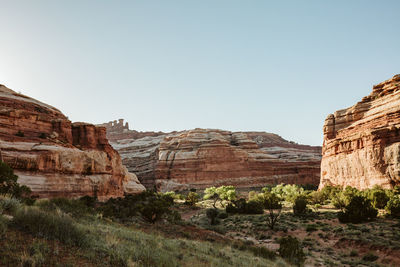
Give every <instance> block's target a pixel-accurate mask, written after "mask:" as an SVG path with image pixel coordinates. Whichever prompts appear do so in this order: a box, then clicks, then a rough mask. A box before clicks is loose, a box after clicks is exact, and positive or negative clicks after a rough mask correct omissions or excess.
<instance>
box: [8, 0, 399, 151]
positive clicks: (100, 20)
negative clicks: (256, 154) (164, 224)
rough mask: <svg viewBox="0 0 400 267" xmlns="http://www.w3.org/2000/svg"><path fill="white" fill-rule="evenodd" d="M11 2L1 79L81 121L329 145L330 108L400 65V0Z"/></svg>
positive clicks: (352, 97) (350, 99)
mask: <svg viewBox="0 0 400 267" xmlns="http://www.w3.org/2000/svg"><path fill="white" fill-rule="evenodd" d="M0 11H1V16H0V83H2V84H5V85H6V86H8V87H10V88H11V89H14V90H16V91H20V92H22V93H24V94H26V95H29V96H32V97H34V98H37V99H39V100H41V101H43V102H46V103H48V104H51V105H53V106H55V107H57V108H59V109H60V110H61V111H62V112H64V114H66V115H67V116H68V117H69V118H70V119H71V120H72V121H86V122H91V123H101V122H107V121H109V120H114V119H118V118H125V119H126V120H128V121H129V123H130V125H131V128H134V129H137V130H162V131H172V130H183V129H191V128H196V127H202V128H220V129H227V130H234V131H239V130H243V131H252V130H258V131H268V132H273V133H277V134H280V135H281V136H283V137H284V138H286V139H289V140H293V141H296V142H300V143H305V144H313V145H320V144H321V142H322V125H323V121H324V119H325V117H326V116H327V115H328V114H330V113H333V112H334V111H336V110H338V109H342V108H346V107H348V106H351V105H353V104H355V103H356V102H357V101H359V100H361V98H362V97H363V96H365V95H368V94H369V93H370V91H371V90H372V85H373V84H376V83H379V82H381V81H383V80H386V79H388V78H391V77H392V76H393V75H394V74H397V73H400V49H399V48H400V17H399V14H400V1H366V0H363V1H361V0H360V1H355V0H354V1H348V0H346V1H337V0H335V1H321V0H315V1H310V0H308V1H278V0H276V1H266V0H265V1H261V0H260V1H244V0H243V1H235V0H218V1H217V0H201V1H194V0H193V1H188V0H182V1H166V0H160V1H151V0H143V1H105V0H104V1H102V0H96V1H85V0H79V1H78V0H75V1H74V0H68V1H67V0H65V1H52V0H49V1H40V0H35V1H31V0H27V1H19V0H12V1H11V0H10V1H7V0H6V1H5V0H1V5H0Z"/></svg>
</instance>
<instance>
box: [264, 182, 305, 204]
mask: <svg viewBox="0 0 400 267" xmlns="http://www.w3.org/2000/svg"><path fill="white" fill-rule="evenodd" d="M271 193H274V194H275V195H277V196H278V197H280V198H282V199H284V200H285V201H287V202H291V203H294V200H295V199H296V197H297V196H298V195H301V194H303V193H304V189H303V188H302V187H300V186H298V185H295V184H287V185H284V184H279V185H277V186H275V187H273V188H272V190H271Z"/></svg>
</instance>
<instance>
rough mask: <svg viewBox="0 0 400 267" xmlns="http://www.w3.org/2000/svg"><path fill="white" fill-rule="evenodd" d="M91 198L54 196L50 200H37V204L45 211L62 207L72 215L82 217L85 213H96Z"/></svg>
mask: <svg viewBox="0 0 400 267" xmlns="http://www.w3.org/2000/svg"><path fill="white" fill-rule="evenodd" d="M89 198H90V197H89ZM89 198H87V197H83V198H80V199H67V198H53V199H49V200H40V201H38V202H37V206H39V207H40V208H41V209H43V210H45V211H56V210H57V209H60V210H61V211H63V212H64V213H67V214H69V215H71V216H74V217H82V216H84V215H90V214H94V209H93V208H92V207H90V206H94V203H93V202H92V201H93V200H92V198H90V199H89ZM88 205H90V206H88Z"/></svg>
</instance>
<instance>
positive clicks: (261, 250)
mask: <svg viewBox="0 0 400 267" xmlns="http://www.w3.org/2000/svg"><path fill="white" fill-rule="evenodd" d="M247 250H249V251H251V252H252V253H253V254H254V256H256V257H262V258H265V259H270V260H273V259H275V258H276V254H275V252H273V251H271V250H269V249H267V248H266V247H256V246H249V247H248V248H247Z"/></svg>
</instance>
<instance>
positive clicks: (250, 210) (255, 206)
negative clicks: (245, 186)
mask: <svg viewBox="0 0 400 267" xmlns="http://www.w3.org/2000/svg"><path fill="white" fill-rule="evenodd" d="M245 213H246V214H263V213H264V207H263V204H262V203H260V202H258V201H255V200H250V201H248V202H247V203H246V205H245Z"/></svg>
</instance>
